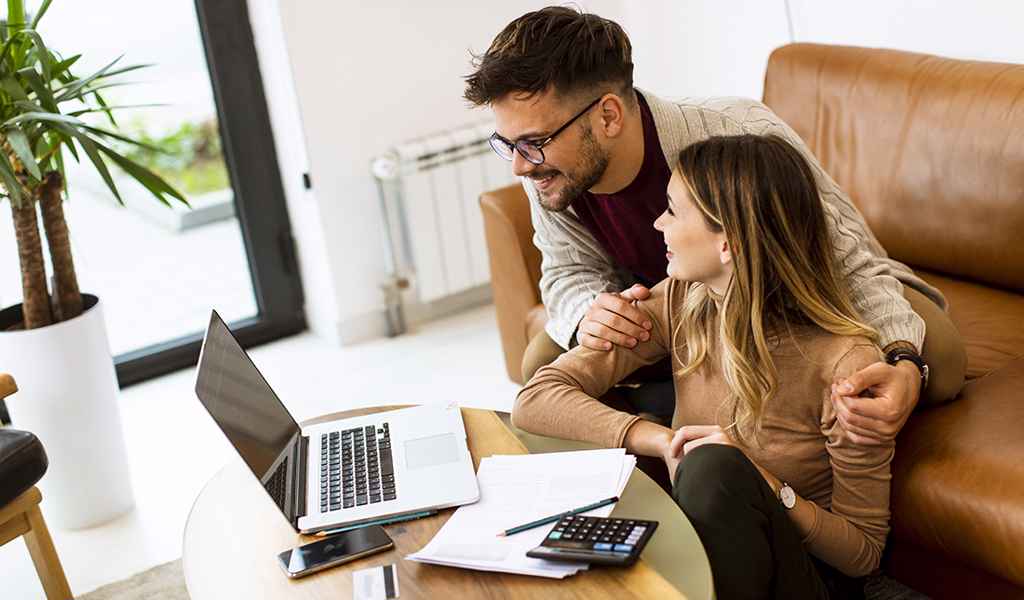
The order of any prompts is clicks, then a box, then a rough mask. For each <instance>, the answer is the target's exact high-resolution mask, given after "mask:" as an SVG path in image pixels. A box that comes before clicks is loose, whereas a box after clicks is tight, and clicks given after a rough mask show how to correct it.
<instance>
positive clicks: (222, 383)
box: [196, 311, 301, 510]
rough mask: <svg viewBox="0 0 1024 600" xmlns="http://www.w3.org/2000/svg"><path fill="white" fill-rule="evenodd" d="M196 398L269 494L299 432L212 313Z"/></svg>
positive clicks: (265, 383) (246, 356)
mask: <svg viewBox="0 0 1024 600" xmlns="http://www.w3.org/2000/svg"><path fill="white" fill-rule="evenodd" d="M196 395H197V396H199V400H200V401H201V402H202V403H203V405H204V406H205V407H206V410H208V411H209V412H210V416H212V417H213V420H214V421H216V422H217V425H219V426H220V428H221V430H222V431H223V432H224V435H226V436H227V438H228V440H230V441H231V444H232V445H234V447H235V449H236V450H238V453H239V454H240V455H241V456H242V459H243V460H245V462H246V463H247V464H248V465H249V468H250V469H252V472H253V474H254V475H256V477H257V479H259V480H260V482H261V483H263V485H264V487H265V488H267V491H268V492H270V493H271V496H274V495H275V494H274V491H272V490H271V489H270V487H268V485H272V486H273V487H275V488H276V487H278V485H280V483H281V482H280V480H281V479H282V478H283V477H284V472H285V471H287V470H288V469H287V466H286V464H285V463H286V461H287V460H288V457H289V456H291V454H292V445H293V444H294V443H295V442H297V441H298V439H299V437H300V435H301V430H300V429H299V425H298V424H297V423H296V422H295V419H293V418H292V416H291V414H289V413H288V411H287V409H285V407H284V405H283V404H281V401H280V400H279V399H278V397H277V394H275V393H274V390H272V389H270V385H269V384H268V383H267V381H266V380H265V379H264V378H263V375H261V374H260V372H259V371H258V370H257V369H256V365H254V364H253V363H252V360H250V359H249V356H248V355H247V354H246V353H245V351H244V350H242V347H241V346H240V345H239V344H238V341H237V340H235V337H234V335H232V333H231V331H230V330H229V329H228V327H227V325H226V324H225V323H224V321H222V320H221V318H220V316H219V315H218V314H217V312H216V311H214V312H213V315H212V316H211V317H210V326H209V328H208V329H207V330H206V339H205V340H204V341H203V350H202V353H201V354H200V356H199V372H198V375H197V376H196ZM275 474H276V475H277V477H274V475H275ZM282 491H283V490H282ZM274 499H275V501H277V502H278V503H279V506H281V508H282V510H284V509H285V507H284V506H283V505H282V504H281V500H280V498H274Z"/></svg>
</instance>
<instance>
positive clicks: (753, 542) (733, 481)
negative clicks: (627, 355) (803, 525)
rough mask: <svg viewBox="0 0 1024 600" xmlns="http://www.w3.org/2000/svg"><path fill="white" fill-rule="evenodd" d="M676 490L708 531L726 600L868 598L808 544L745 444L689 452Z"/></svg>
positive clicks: (706, 540)
mask: <svg viewBox="0 0 1024 600" xmlns="http://www.w3.org/2000/svg"><path fill="white" fill-rule="evenodd" d="M672 495H673V497H674V498H675V500H676V502H677V503H678V504H679V506H680V507H681V508H682V509H683V512H684V513H686V516H687V517H688V518H689V519H690V522H691V523H693V527H694V529H696V530H697V535H698V536H700V540H701V543H703V544H704V550H705V551H706V552H707V555H708V560H709V561H710V562H711V573H712V575H713V576H714V579H715V594H716V595H717V597H718V599H719V600H733V599H744V600H745V599H748V598H780V599H781V598H786V599H789V598H792V599H803V598H808V599H811V598H825V599H831V600H838V599H843V600H845V599H847V598H863V581H862V580H861V579H854V578H850V577H847V576H845V575H843V574H842V573H840V572H839V571H837V570H835V569H834V568H833V567H831V566H830V565H828V564H826V563H824V562H822V561H820V560H818V559H816V558H814V557H813V556H811V555H810V554H809V553H808V552H807V550H806V549H805V548H804V545H803V542H802V541H801V539H800V534H799V533H798V532H797V530H796V526H795V525H794V524H793V522H792V520H791V519H790V516H789V515H788V514H787V513H786V509H785V508H784V507H783V506H782V503H781V502H780V501H779V499H778V497H777V496H776V495H775V493H774V492H773V491H772V488H771V487H770V486H769V485H768V483H767V482H766V481H765V480H764V478H763V477H762V476H761V473H760V472H759V471H758V470H757V468H756V467H755V466H754V465H753V463H751V462H750V460H748V459H747V457H746V456H745V455H744V454H743V453H742V452H741V451H739V450H738V449H736V448H733V447H731V446H724V445H721V444H706V445H704V446H699V447H697V448H694V449H693V450H692V451H690V453H689V454H687V455H686V456H684V457H683V460H682V461H681V462H680V463H679V468H678V469H677V470H676V484H675V486H674V487H673V490H672Z"/></svg>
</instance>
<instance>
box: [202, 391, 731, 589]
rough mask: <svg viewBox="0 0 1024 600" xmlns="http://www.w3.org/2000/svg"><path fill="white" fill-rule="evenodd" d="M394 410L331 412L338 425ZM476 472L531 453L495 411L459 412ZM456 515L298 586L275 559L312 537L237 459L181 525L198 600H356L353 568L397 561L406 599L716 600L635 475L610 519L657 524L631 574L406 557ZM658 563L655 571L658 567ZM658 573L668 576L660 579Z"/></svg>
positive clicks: (689, 549) (650, 487)
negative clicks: (537, 571)
mask: <svg viewBox="0 0 1024 600" xmlns="http://www.w3.org/2000/svg"><path fill="white" fill-rule="evenodd" d="M395 408H398V407H379V408H373V409H364V410H358V411H349V412H346V413H338V414H334V415H327V416H325V417H321V418H318V419H316V420H315V421H312V422H316V421H325V420H333V419H337V418H344V417H346V416H356V415H361V414H368V413H373V412H384V411H387V410H394V409H395ZM462 415H463V420H464V421H465V424H466V432H467V434H468V442H469V449H470V452H471V454H472V455H473V462H474V465H475V466H478V465H479V461H480V459H481V458H483V457H486V456H490V455H492V454H522V453H525V452H526V451H527V450H526V447H525V446H523V444H522V443H521V442H520V441H519V439H517V438H516V436H515V435H513V434H512V432H511V431H509V429H508V428H507V427H505V425H504V424H503V423H502V422H501V420H500V419H499V418H498V417H497V416H496V415H495V413H493V412H492V411H486V410H479V409H462ZM453 510H454V509H448V510H445V511H442V512H441V513H440V514H438V515H436V516H433V517H429V518H425V519H417V520H415V521H408V522H405V523H398V524H394V525H388V526H386V527H385V529H387V531H388V535H390V536H391V538H392V539H393V540H394V542H395V548H394V549H393V550H390V551H388V552H383V553H380V554H375V555H373V556H369V557H367V558H364V559H360V560H357V561H354V562H351V563H348V564H345V565H340V566H338V567H334V568H331V569H327V570H325V571H321V572H319V573H315V574H313V575H310V576H308V577H304V578H301V579H288V578H287V577H285V575H284V573H283V572H282V571H281V568H280V567H279V566H278V564H277V556H276V555H277V554H278V553H279V552H281V551H283V550H286V549H288V548H292V547H295V546H299V545H301V544H304V543H307V542H309V541H312V540H314V539H315V538H313V537H310V536H303V535H299V534H297V533H295V531H294V530H293V529H292V528H291V526H290V525H289V524H288V523H287V522H286V521H285V519H284V517H283V516H282V515H281V513H280V511H278V510H277V507H276V506H274V504H273V502H272V501H271V500H270V498H269V497H268V496H267V494H266V493H265V492H264V491H263V490H262V489H260V485H259V483H258V482H257V481H256V479H255V478H254V477H253V476H252V473H251V472H250V471H249V469H248V467H246V465H245V464H244V463H243V462H242V460H241V459H240V458H235V459H233V460H232V461H231V462H230V463H229V464H228V465H227V466H226V467H224V469H222V470H221V471H220V472H219V473H217V474H216V475H215V476H214V477H213V478H212V479H211V480H210V481H209V483H207V484H206V486H205V487H204V488H203V490H202V491H201V492H200V493H199V496H198V497H197V498H196V501H195V504H194V505H193V506H192V511H191V513H190V514H189V517H188V522H187V523H186V524H185V538H184V547H183V558H182V563H183V568H184V572H185V583H186V585H187V587H188V592H189V595H190V596H191V597H192V599H193V600H208V599H217V600H221V599H223V598H324V599H327V598H330V599H332V600H334V599H339V598H340V599H347V598H351V597H352V571H355V570H359V569H366V568H369V567H373V566H377V565H386V564H394V565H395V568H396V570H397V573H398V581H399V590H400V594H401V598H402V599H403V600H410V599H416V598H443V597H450V598H477V597H488V598H524V599H525V598H530V599H534V598H548V597H550V598H560V599H561V598H580V599H588V600H589V599H596V598H615V599H617V600H618V599H622V598H659V599H662V598H665V599H671V598H690V599H700V600H704V599H710V598H712V596H713V591H712V589H713V586H712V582H711V569H710V566H709V564H708V561H707V556H706V555H705V554H704V549H703V547H702V546H701V544H700V540H699V539H698V538H697V534H696V532H694V531H693V528H692V526H690V523H689V521H687V520H686V517H685V516H683V514H682V512H681V511H679V509H678V508H677V507H676V505H675V503H674V502H673V501H672V499H671V498H669V497H668V496H667V495H666V494H665V493H664V492H663V491H661V489H660V488H658V486H657V484H655V483H654V482H652V481H651V480H650V478H648V477H647V476H646V475H644V474H643V473H641V472H639V471H634V473H633V476H632V478H631V479H630V482H629V485H627V486H626V490H625V491H624V492H623V495H622V500H621V501H620V502H619V504H618V505H617V506H616V509H615V512H614V513H613V514H629V515H630V516H633V517H636V518H643V519H654V520H658V521H659V522H660V525H659V528H658V531H657V533H656V534H655V536H654V538H652V540H651V542H650V543H649V544H648V546H647V548H646V549H645V551H644V555H643V560H641V561H640V562H638V563H637V564H636V565H634V566H633V567H630V568H627V569H603V568H594V569H591V570H589V571H586V572H583V573H580V574H578V575H576V576H573V577H569V578H567V579H564V580H551V579H545V578H540V577H527V576H523V575H511V574H505V573H489V572H480V571H469V570H464V569H453V568H449V567H441V566H435V565H427V564H422V563H416V562H413V561H407V560H404V558H403V557H404V556H405V555H406V554H410V553H412V552H415V551H418V550H419V549H421V548H422V547H423V546H424V545H426V543H427V542H428V541H429V540H430V539H431V538H432V537H433V536H434V534H435V533H436V532H437V530H438V529H440V527H441V525H443V524H444V522H445V521H446V520H447V519H448V517H449V516H450V515H451V513H452V512H453ZM652 563H655V564H656V565H657V566H656V568H657V570H656V569H655V568H652ZM658 571H661V572H662V573H663V574H664V576H663V575H661V574H659V572H658Z"/></svg>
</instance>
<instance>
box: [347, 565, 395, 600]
mask: <svg viewBox="0 0 1024 600" xmlns="http://www.w3.org/2000/svg"><path fill="white" fill-rule="evenodd" d="M397 597H398V569H396V568H395V566H394V565H384V566H381V567H371V568H369V569H361V570H359V571H354V572H353V573H352V600H392V599H393V598H397Z"/></svg>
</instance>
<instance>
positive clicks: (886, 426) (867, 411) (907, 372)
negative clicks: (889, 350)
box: [832, 360, 921, 446]
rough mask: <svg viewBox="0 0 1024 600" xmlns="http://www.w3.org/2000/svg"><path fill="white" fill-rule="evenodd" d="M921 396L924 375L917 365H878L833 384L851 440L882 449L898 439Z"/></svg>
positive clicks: (836, 403)
mask: <svg viewBox="0 0 1024 600" xmlns="http://www.w3.org/2000/svg"><path fill="white" fill-rule="evenodd" d="M865 391H867V393H865ZM920 393H921V375H920V373H919V372H918V370H917V367H916V366H915V365H914V364H913V363H911V362H910V361H905V360H904V361H900V362H898V363H896V365H890V364H887V363H884V362H877V363H875V364H873V365H869V366H867V367H865V368H863V369H861V370H860V371H858V372H856V373H854V374H853V375H851V376H850V377H848V378H846V379H841V378H839V379H837V380H836V381H835V382H834V383H833V384H832V405H833V406H835V409H836V416H837V418H838V419H839V422H840V423H841V424H842V425H843V428H844V429H846V431H847V433H848V434H849V436H850V440H851V441H853V442H854V443H856V444H861V445H864V446H879V445H882V444H886V443H889V442H892V441H893V440H895V439H896V434H898V433H899V432H900V430H901V429H903V425H904V423H906V422H907V419H908V418H909V417H910V413H912V412H914V407H915V406H917V398H918V395H919V394H920Z"/></svg>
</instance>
